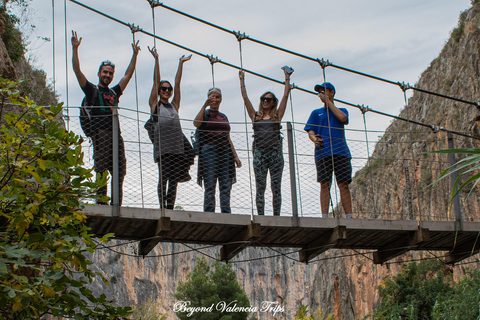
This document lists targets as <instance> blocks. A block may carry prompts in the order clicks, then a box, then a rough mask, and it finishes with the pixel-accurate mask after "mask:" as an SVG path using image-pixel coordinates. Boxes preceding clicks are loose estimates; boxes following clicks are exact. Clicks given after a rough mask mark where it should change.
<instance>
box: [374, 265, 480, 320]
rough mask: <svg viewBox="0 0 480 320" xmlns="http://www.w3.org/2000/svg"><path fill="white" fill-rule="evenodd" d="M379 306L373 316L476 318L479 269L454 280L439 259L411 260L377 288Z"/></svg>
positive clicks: (479, 297) (479, 295) (479, 298)
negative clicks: (455, 281)
mask: <svg viewBox="0 0 480 320" xmlns="http://www.w3.org/2000/svg"><path fill="white" fill-rule="evenodd" d="M379 295H380V299H381V302H380V305H379V306H378V307H377V308H376V309H375V315H374V317H373V319H412V320H413V319H435V320H437V319H438V320H440V319H442V320H443V319H445V320H446V319H463V320H468V319H472V320H475V319H478V318H479V316H480V310H479V309H480V271H478V270H477V271H475V272H469V273H467V275H466V276H465V277H463V278H462V279H460V281H459V282H458V283H454V282H453V279H452V276H451V274H450V272H448V271H446V269H445V266H444V264H443V262H441V261H438V260H429V261H422V262H420V263H418V264H417V263H415V262H411V263H410V264H408V265H407V264H404V265H403V266H402V272H401V273H399V274H398V275H396V276H395V277H392V278H387V279H386V280H385V281H384V282H383V284H382V285H381V286H380V287H379Z"/></svg>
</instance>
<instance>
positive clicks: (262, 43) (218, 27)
mask: <svg viewBox="0 0 480 320" xmlns="http://www.w3.org/2000/svg"><path fill="white" fill-rule="evenodd" d="M155 6H157V7H162V8H165V9H167V10H170V11H172V12H175V13H177V14H180V15H182V16H185V17H188V18H190V19H193V20H195V21H198V22H201V23H203V24H206V25H208V26H210V27H213V28H216V29H219V30H221V31H224V32H227V33H230V34H234V35H236V34H237V33H240V31H238V32H236V31H232V30H229V29H226V28H224V27H221V26H219V25H216V24H213V23H211V22H208V21H206V20H203V19H200V18H198V17H195V16H193V15H190V14H187V13H185V12H182V11H180V10H177V9H174V8H172V7H169V6H167V5H165V4H163V3H160V2H158V1H157V2H156V5H155ZM245 39H247V40H249V41H252V42H254V43H258V44H260V45H263V46H266V47H269V48H272V49H275V50H278V51H282V52H285V53H288V54H291V55H294V56H297V57H300V58H303V59H306V60H310V61H316V62H319V63H322V62H324V60H323V59H322V60H320V59H318V58H313V57H310V56H307V55H304V54H301V53H298V52H295V51H291V50H288V49H285V48H282V47H279V46H276V45H273V44H270V43H268V42H264V41H261V40H258V39H255V38H251V37H250V36H245ZM326 66H327V67H332V68H336V69H339V70H343V71H346V72H350V73H353V74H357V75H360V76H363V77H367V78H371V79H375V80H378V81H382V82H385V83H389V84H392V85H395V86H398V87H400V88H401V89H402V90H403V88H404V87H405V88H407V89H411V90H414V91H419V92H423V93H427V94H431V95H435V96H439V97H442V98H445V99H451V100H455V101H458V102H463V103H466V104H471V105H474V106H476V107H477V108H479V109H480V103H479V102H474V101H468V100H463V99H459V98H455V97H451V96H447V95H444V94H440V93H437V92H433V91H429V90H425V89H420V88H417V87H415V86H411V85H410V84H408V83H407V84H405V83H404V82H399V81H392V80H388V79H385V78H381V77H377V76H374V75H371V74H368V73H365V72H361V71H357V70H353V69H350V68H346V67H342V66H339V65H336V64H333V63H330V62H328V60H327V64H326Z"/></svg>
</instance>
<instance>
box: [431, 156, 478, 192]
mask: <svg viewBox="0 0 480 320" xmlns="http://www.w3.org/2000/svg"><path fill="white" fill-rule="evenodd" d="M432 153H453V154H466V155H468V156H467V157H466V158H463V159H461V160H460V161H458V162H457V163H455V165H454V166H452V167H450V168H448V169H446V170H445V171H443V172H442V174H441V175H440V177H439V178H438V179H437V181H439V180H440V179H443V178H445V177H447V176H449V175H451V174H453V173H458V176H457V178H456V180H455V186H454V190H456V189H457V187H458V190H457V191H455V192H452V200H453V198H454V197H455V196H456V195H457V194H458V193H459V192H460V191H462V190H463V189H464V188H465V187H467V186H468V185H470V184H472V187H471V188H470V191H469V194H470V193H471V192H472V191H473V190H474V188H475V186H476V185H477V184H478V182H479V181H480V171H479V170H480V148H470V149H469V148H466V149H447V150H438V151H432ZM465 178H466V179H467V180H466V181H465V182H463V183H462V182H461V181H462V179H465ZM437 181H436V182H437Z"/></svg>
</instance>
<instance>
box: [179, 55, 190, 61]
mask: <svg viewBox="0 0 480 320" xmlns="http://www.w3.org/2000/svg"><path fill="white" fill-rule="evenodd" d="M191 58H192V55H189V56H186V57H185V55H183V56H181V57H180V59H179V60H180V62H181V63H184V62H186V61H188V60H190V59H191Z"/></svg>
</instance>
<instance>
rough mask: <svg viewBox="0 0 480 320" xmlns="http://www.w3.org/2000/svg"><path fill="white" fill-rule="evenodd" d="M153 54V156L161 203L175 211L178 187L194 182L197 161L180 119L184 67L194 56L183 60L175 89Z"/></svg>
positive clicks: (180, 63)
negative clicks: (161, 74) (191, 180)
mask: <svg viewBox="0 0 480 320" xmlns="http://www.w3.org/2000/svg"><path fill="white" fill-rule="evenodd" d="M149 51H150V53H151V54H152V56H153V57H154V58H155V67H154V71H153V87H152V91H151V93H150V99H149V104H150V111H151V119H152V121H153V123H154V139H153V154H154V159H155V162H156V163H157V164H158V175H159V177H158V187H157V191H158V201H159V202H160V207H161V208H164V207H166V208H167V209H173V208H174V206H175V199H176V197H177V186H178V183H179V182H185V181H189V180H190V179H191V177H190V175H189V173H188V171H189V169H190V166H191V165H192V164H193V161H194V158H195V154H194V153H193V148H192V146H191V145H190V143H189V142H188V140H187V138H185V136H184V135H183V132H182V127H181V125H180V118H179V115H178V112H179V110H180V82H181V80H182V73H183V64H184V63H185V62H187V61H189V60H190V58H191V57H192V55H189V56H187V57H186V56H185V55H183V56H181V57H180V59H179V62H178V69H177V74H176V76H175V86H174V87H172V85H171V84H170V82H168V81H167V80H162V79H161V77H160V63H159V59H158V53H157V49H155V47H153V48H152V49H150V48H149ZM172 93H173V99H172V102H171V103H170V102H169V99H170V97H171V96H172ZM159 97H160V99H159ZM167 182H168V189H167Z"/></svg>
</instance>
